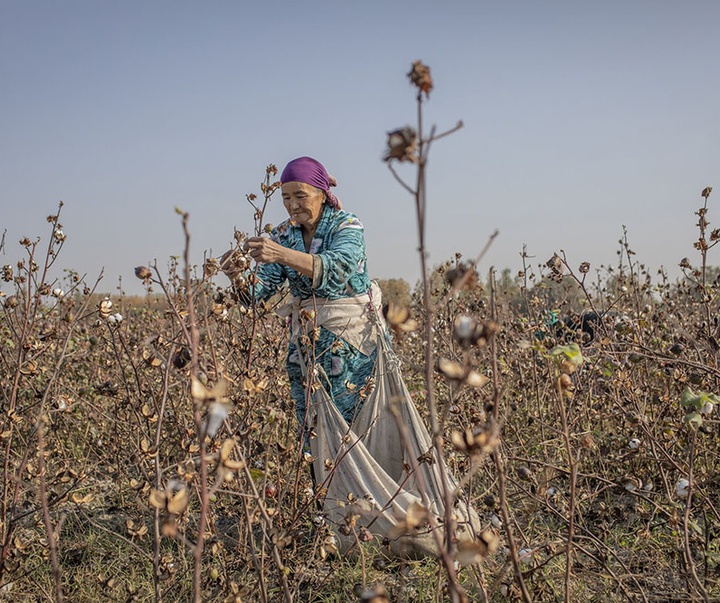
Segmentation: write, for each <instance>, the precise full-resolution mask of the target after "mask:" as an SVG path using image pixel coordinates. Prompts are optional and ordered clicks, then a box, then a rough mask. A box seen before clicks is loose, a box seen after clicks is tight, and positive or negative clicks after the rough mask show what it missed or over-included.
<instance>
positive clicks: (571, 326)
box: [552, 311, 603, 345]
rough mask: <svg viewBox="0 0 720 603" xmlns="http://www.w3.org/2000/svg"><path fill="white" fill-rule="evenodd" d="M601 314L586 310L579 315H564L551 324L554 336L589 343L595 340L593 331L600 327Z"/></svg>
mask: <svg viewBox="0 0 720 603" xmlns="http://www.w3.org/2000/svg"><path fill="white" fill-rule="evenodd" d="M602 319H603V315H602V314H598V313H597V312H593V311H588V312H583V313H582V314H580V315H574V316H564V317H563V318H561V319H559V320H557V322H555V323H554V324H553V325H552V328H553V329H554V331H555V336H556V337H557V338H558V339H563V340H565V341H577V342H579V343H582V344H585V345H587V344H590V343H592V342H593V341H594V340H595V333H596V332H597V331H598V329H600V328H602V327H601V323H602Z"/></svg>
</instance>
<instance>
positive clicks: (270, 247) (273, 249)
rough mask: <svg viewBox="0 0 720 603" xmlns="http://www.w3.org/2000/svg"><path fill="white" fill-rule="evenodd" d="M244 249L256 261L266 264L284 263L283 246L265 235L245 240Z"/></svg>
mask: <svg viewBox="0 0 720 603" xmlns="http://www.w3.org/2000/svg"><path fill="white" fill-rule="evenodd" d="M245 250H246V251H248V252H249V253H250V257H251V258H252V259H254V260H255V261H256V262H264V263H266V264H272V263H275V262H277V263H280V264H283V263H285V262H284V261H283V260H284V258H285V247H283V246H282V245H280V244H279V243H276V242H275V241H273V240H272V239H269V238H267V237H251V238H249V239H248V240H247V241H246V242H245Z"/></svg>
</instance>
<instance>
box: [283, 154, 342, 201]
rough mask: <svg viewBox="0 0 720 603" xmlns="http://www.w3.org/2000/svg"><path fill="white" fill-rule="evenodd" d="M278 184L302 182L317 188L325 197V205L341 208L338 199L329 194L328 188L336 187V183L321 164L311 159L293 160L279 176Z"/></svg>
mask: <svg viewBox="0 0 720 603" xmlns="http://www.w3.org/2000/svg"><path fill="white" fill-rule="evenodd" d="M280 182H283V183H285V182H304V183H305V184H309V185H310V186H314V187H315V188H319V189H320V190H321V191H323V192H324V193H325V194H326V195H327V199H326V200H325V203H327V204H328V205H329V206H330V207H333V208H335V209H340V208H341V207H342V204H341V203H340V199H338V198H337V197H336V196H335V195H333V194H332V193H331V192H330V187H331V186H337V181H336V180H335V178H333V177H332V176H331V175H330V174H328V173H327V170H326V169H325V168H324V167H323V165H322V163H320V162H319V161H317V160H316V159H313V158H312V157H298V158H297V159H293V160H292V161H291V162H290V163H288V164H287V165H286V166H285V169H284V170H283V171H282V174H280Z"/></svg>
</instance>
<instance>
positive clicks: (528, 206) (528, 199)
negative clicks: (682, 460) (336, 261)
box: [0, 0, 720, 292]
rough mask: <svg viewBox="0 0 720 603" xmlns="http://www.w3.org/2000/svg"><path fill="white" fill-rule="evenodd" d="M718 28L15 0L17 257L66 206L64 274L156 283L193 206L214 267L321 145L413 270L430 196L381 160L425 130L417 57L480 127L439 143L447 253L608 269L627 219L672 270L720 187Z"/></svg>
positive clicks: (379, 272) (10, 216) (531, 4)
mask: <svg viewBox="0 0 720 603" xmlns="http://www.w3.org/2000/svg"><path fill="white" fill-rule="evenodd" d="M719 23H720V2H716V1H714V0H707V1H701V0H688V1H683V2H680V1H677V2H670V1H663V0H653V1H649V0H648V1H643V0H605V1H595V2H591V1H579V0H573V1H559V0H558V1H553V0H546V1H542V2H541V1H539V0H536V1H530V0H525V1H520V0H515V1H513V0H507V1H500V0H497V1H492V2H491V1H480V0H478V1H470V0H466V1H457V0H456V1H452V0H448V1H444V2H441V1H439V0H437V1H428V0H401V1H393V0H375V1H373V0H367V1H364V2H354V3H350V2H341V1H338V0H335V1H326V0H317V1H306V2H300V1H293V2H291V1H289V0H284V1H281V0H269V1H265V2H240V1H236V2H229V1H213V2H210V1H209V2H202V3H201V2H190V1H187V0H172V1H169V0H167V1H148V0H143V1H139V0H125V1H123V2H119V1H117V2H110V1H98V0H95V1H89V0H87V1H78V0H62V1H58V0H52V1H35V0H0V141H1V142H0V209H1V211H0V233H1V232H2V231H3V230H5V229H7V231H8V233H7V237H6V238H7V240H6V246H5V254H4V255H3V254H0V264H5V263H13V262H14V261H15V260H16V259H17V258H18V257H19V256H20V251H19V247H18V245H17V243H16V242H17V240H18V239H19V238H20V237H21V236H24V235H28V236H31V237H33V236H38V235H40V236H43V237H46V235H47V232H48V229H47V224H46V223H45V217H46V215H48V214H49V213H51V212H53V211H54V210H55V208H56V206H57V202H58V201H59V200H63V201H64V202H65V208H64V210H63V213H64V217H63V220H62V222H63V224H64V226H65V232H66V233H67V235H68V239H67V242H66V248H65V249H64V250H63V254H62V257H61V261H60V263H61V264H62V266H63V267H66V268H72V269H74V270H77V271H79V272H83V273H84V272H87V273H88V276H89V279H90V280H92V279H93V278H94V277H95V276H96V275H97V274H98V273H99V272H100V269H101V267H103V266H104V267H105V274H106V276H105V279H104V280H103V283H102V285H101V289H102V290H105V291H113V290H114V289H115V287H116V286H117V283H118V277H119V276H120V275H122V278H123V284H124V286H125V289H126V290H127V291H129V292H138V291H140V290H141V288H140V286H139V283H137V282H136V281H135V278H134V276H133V268H134V267H135V266H136V265H139V264H147V263H149V262H150V261H152V260H153V259H157V260H158V262H159V263H160V264H162V265H164V264H166V262H167V260H168V258H169V257H170V256H171V255H180V254H181V253H182V245H183V238H182V232H181V228H180V220H179V217H178V216H177V215H176V214H175V213H174V211H173V208H174V207H175V206H179V207H181V208H182V209H184V210H185V211H188V212H189V213H190V229H191V232H192V236H193V239H192V258H193V260H194V261H196V262H198V263H199V262H201V260H202V257H203V252H204V251H205V250H208V251H212V253H213V254H216V255H219V254H220V253H222V251H224V250H225V249H226V248H228V247H229V245H230V242H231V240H232V231H233V226H236V227H237V228H239V229H241V230H249V229H251V227H252V212H251V209H250V207H249V206H248V205H247V203H246V202H245V200H244V199H245V194H246V193H250V192H257V190H258V184H259V182H260V181H261V179H262V177H263V175H264V169H265V166H266V165H267V164H268V163H276V164H278V166H279V167H282V166H283V165H284V164H285V163H286V162H287V161H288V160H290V159H292V158H293V157H296V156H298V155H305V154H307V155H312V156H314V157H316V158H317V159H319V160H320V161H322V162H323V163H324V164H325V165H326V167H327V168H328V170H329V171H330V172H331V173H333V174H334V175H335V176H336V177H337V179H338V181H339V186H338V188H337V189H336V192H337V194H338V196H339V197H340V198H341V199H342V200H343V203H344V205H345V207H346V208H347V209H349V210H350V211H354V212H355V213H356V214H358V215H359V217H360V218H361V220H362V221H363V222H364V224H365V227H366V238H367V243H368V257H369V267H370V271H371V273H372V275H373V276H376V277H380V278H388V277H392V276H399V277H404V278H406V279H408V280H410V281H413V282H414V280H415V279H416V278H417V276H418V274H419V270H418V258H417V253H416V247H417V238H416V228H415V219H414V214H413V206H412V199H411V198H410V197H409V195H408V194H407V193H406V192H405V191H404V190H403V189H402V188H401V187H400V186H399V185H398V184H397V183H396V182H395V180H394V179H393V177H392V176H391V174H390V173H389V171H388V170H387V167H386V165H385V164H384V163H383V162H382V161H381V157H382V154H383V151H384V145H385V140H386V132H387V131H388V130H391V129H394V128H396V127H401V126H405V125H408V124H411V125H412V124H414V121H415V102H414V91H413V90H412V88H411V87H410V85H409V83H408V81H407V78H406V73H407V72H408V70H409V67H410V64H411V63H412V61H413V60H415V59H421V60H423V61H424V62H425V63H427V64H429V65H430V66H431V68H432V74H433V78H434V80H435V90H434V91H433V92H432V94H431V97H430V102H429V103H428V104H427V106H426V123H428V124H436V125H437V126H438V127H439V128H440V129H445V128H449V127H452V126H453V125H454V124H455V123H456V121H457V120H459V119H462V120H463V121H464V123H465V127H464V128H463V129H462V130H460V131H459V132H458V133H456V134H454V135H453V136H452V137H448V138H446V139H444V140H442V141H439V142H438V143H437V144H436V145H435V147H434V148H433V150H432V154H431V158H430V165H429V199H428V201H429V215H428V231H429V252H430V261H431V263H433V264H436V263H439V262H441V261H443V260H445V259H448V258H449V257H451V256H452V255H453V254H454V253H455V252H456V251H459V252H461V253H463V254H464V255H465V256H468V257H469V256H475V255H476V254H477V253H478V252H479V250H480V249H481V248H482V247H483V245H484V244H485V242H486V240H487V238H488V236H489V235H490V234H491V233H492V231H493V230H495V229H496V228H497V229H499V230H500V236H499V237H498V239H497V240H496V242H495V244H494V245H493V247H492V249H491V251H490V253H489V254H488V255H487V256H486V259H485V261H484V263H483V266H482V267H481V270H483V271H484V270H486V269H487V268H489V266H490V265H491V264H492V265H495V266H497V267H498V268H503V267H509V268H511V269H512V270H513V271H516V270H518V269H519V268H520V265H521V263H520V255H519V254H520V252H521V250H522V247H523V245H524V244H526V245H527V249H528V252H529V253H530V254H531V255H535V256H537V257H536V259H535V260H534V262H535V263H538V262H541V261H542V262H544V261H545V260H546V259H548V258H549V257H550V256H551V255H552V253H553V252H554V251H557V250H559V249H564V250H565V251H566V253H567V254H568V257H569V259H570V260H571V262H572V263H573V264H575V265H577V264H579V263H580V262H582V261H590V262H591V263H592V264H593V267H598V266H599V264H601V263H604V264H608V263H614V262H615V261H616V254H615V252H616V250H617V249H618V245H617V240H618V238H619V237H620V236H621V234H622V225H623V224H625V225H627V227H628V231H629V237H630V242H631V245H632V247H633V249H634V250H635V251H636V252H637V257H638V258H639V259H640V260H641V261H642V262H644V263H645V264H647V265H648V266H650V267H652V268H659V267H660V266H665V267H666V268H668V270H669V272H670V273H671V275H674V276H675V275H677V274H678V270H677V268H676V266H677V264H678V262H679V261H680V259H681V258H682V257H683V256H690V257H691V258H694V257H695V256H694V253H693V249H692V242H693V240H694V239H695V237H696V231H695V227H694V223H695V216H693V211H695V209H697V207H698V205H699V204H700V201H701V199H700V191H701V190H702V189H703V188H704V187H705V186H708V185H713V184H718V182H717V176H718V173H719V172H718V170H719V167H720V163H719V160H720V152H719V151H720V119H718V118H719V115H718V113H719V111H718V108H719V107H720V94H719V92H720V80H719V76H720V73H719V71H720V70H719V69H718V63H719V60H720V36H718V35H717V33H716V30H717V26H718V24H719ZM716 195H720V189H718V192H717V193H716ZM718 198H720V197H718ZM714 200H715V198H713V197H711V209H710V214H709V218H710V220H711V222H714V223H715V224H714V226H718V225H720V211H719V210H716V209H715V207H714V206H715V205H716V204H715V203H714ZM269 219H270V221H271V222H273V223H277V222H279V221H280V220H281V219H283V210H282V205H281V203H280V200H279V199H278V200H277V201H275V202H274V206H273V207H271V209H270V211H269ZM710 259H711V263H715V264H720V259H718V258H714V257H713V252H711V258H710Z"/></svg>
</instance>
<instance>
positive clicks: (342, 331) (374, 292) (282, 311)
mask: <svg viewBox="0 0 720 603" xmlns="http://www.w3.org/2000/svg"><path fill="white" fill-rule="evenodd" d="M381 304H382V293H381V291H380V287H378V285H377V283H376V282H375V281H373V283H372V285H371V287H370V292H369V293H363V294H362V295H356V296H354V297H341V298H340V299H332V300H330V299H326V298H319V297H316V298H312V297H310V298H308V299H300V298H296V297H294V298H293V300H292V301H291V302H289V303H287V304H285V305H283V306H281V307H280V308H278V309H277V310H276V311H275V312H276V314H277V315H278V316H281V317H283V318H285V317H287V316H290V317H291V322H290V339H291V341H293V342H294V343H295V344H296V345H297V342H298V338H299V337H300V333H301V329H300V310H306V311H307V312H313V311H314V312H315V324H317V326H319V327H325V328H326V329H327V330H328V331H330V332H331V333H332V334H333V335H336V336H338V337H341V338H342V339H344V340H345V341H347V342H348V343H349V344H350V345H351V346H353V347H354V348H356V349H357V350H359V351H360V352H362V353H363V354H365V355H366V356H370V354H372V353H373V352H374V351H375V348H376V347H377V331H376V330H375V329H376V328H377V327H376V325H378V324H379V327H380V328H381V329H384V328H385V325H384V319H383V316H382V314H381V313H380V312H378V311H377V308H379V307H380V305H381ZM371 314H375V318H373V317H371Z"/></svg>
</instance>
